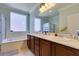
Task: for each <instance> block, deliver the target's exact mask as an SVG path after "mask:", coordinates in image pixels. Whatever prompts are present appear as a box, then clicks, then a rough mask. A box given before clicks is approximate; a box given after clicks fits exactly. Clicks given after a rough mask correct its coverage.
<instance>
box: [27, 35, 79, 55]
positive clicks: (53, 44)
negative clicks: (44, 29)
mask: <svg viewBox="0 0 79 59" xmlns="http://www.w3.org/2000/svg"><path fill="white" fill-rule="evenodd" d="M27 46H28V48H29V50H30V51H32V52H33V53H34V54H35V55H36V56H79V41H78V40H76V39H69V38H62V37H55V36H52V35H43V34H28V35H27Z"/></svg>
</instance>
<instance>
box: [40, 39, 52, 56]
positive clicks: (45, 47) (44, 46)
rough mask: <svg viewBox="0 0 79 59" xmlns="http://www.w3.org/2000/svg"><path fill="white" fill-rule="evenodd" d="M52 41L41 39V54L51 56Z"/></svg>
mask: <svg viewBox="0 0 79 59" xmlns="http://www.w3.org/2000/svg"><path fill="white" fill-rule="evenodd" d="M50 46H51V45H50V42H49V41H45V40H43V39H42V40H40V55H41V56H50V55H51V53H50V51H51V48H50Z"/></svg>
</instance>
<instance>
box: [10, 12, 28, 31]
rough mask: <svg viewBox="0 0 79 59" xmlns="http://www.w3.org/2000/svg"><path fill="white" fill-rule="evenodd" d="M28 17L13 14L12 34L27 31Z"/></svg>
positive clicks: (11, 16) (11, 19) (11, 17)
mask: <svg viewBox="0 0 79 59" xmlns="http://www.w3.org/2000/svg"><path fill="white" fill-rule="evenodd" d="M26 18H27V17H26V15H22V14H18V13H14V12H11V13H10V30H11V31H12V32H18V31H26Z"/></svg>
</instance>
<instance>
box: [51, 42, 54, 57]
mask: <svg viewBox="0 0 79 59" xmlns="http://www.w3.org/2000/svg"><path fill="white" fill-rule="evenodd" d="M51 44H52V45H51V55H52V56H54V55H55V43H52V42H51Z"/></svg>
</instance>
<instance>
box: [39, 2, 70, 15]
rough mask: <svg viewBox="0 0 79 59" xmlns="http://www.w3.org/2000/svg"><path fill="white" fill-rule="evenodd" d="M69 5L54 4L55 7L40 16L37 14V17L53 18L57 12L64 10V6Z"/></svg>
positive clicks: (67, 4)
mask: <svg viewBox="0 0 79 59" xmlns="http://www.w3.org/2000/svg"><path fill="white" fill-rule="evenodd" d="M69 5H71V3H56V5H55V6H53V7H52V8H51V9H50V10H48V11H46V12H44V13H42V14H39V16H51V15H52V16H54V15H57V14H58V13H59V12H58V10H59V9H61V8H64V7H66V6H69Z"/></svg>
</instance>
